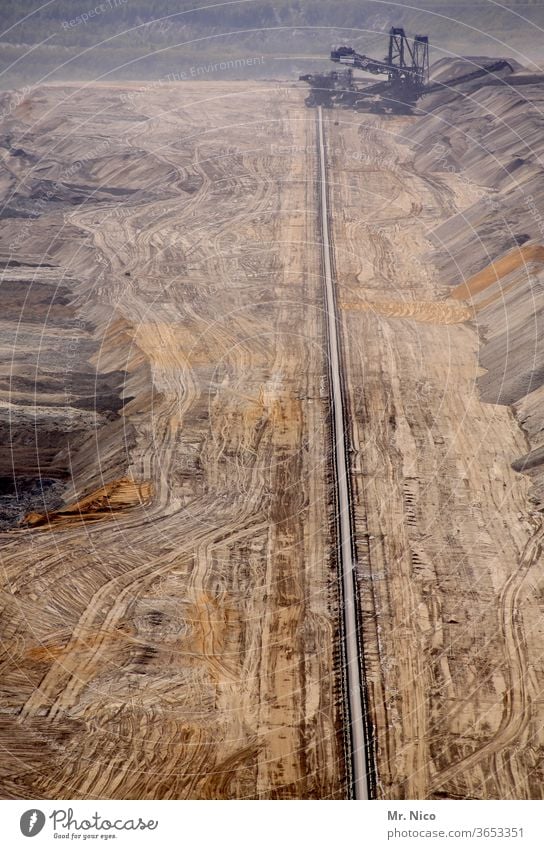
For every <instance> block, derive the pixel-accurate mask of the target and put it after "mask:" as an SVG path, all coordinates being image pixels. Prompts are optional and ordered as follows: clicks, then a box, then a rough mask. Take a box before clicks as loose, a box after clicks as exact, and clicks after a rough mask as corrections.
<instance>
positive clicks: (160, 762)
mask: <svg viewBox="0 0 544 849" xmlns="http://www.w3.org/2000/svg"><path fill="white" fill-rule="evenodd" d="M127 92H128V94H129V95H130V96H127ZM303 95H304V92H299V91H297V90H296V89H293V88H291V87H287V86H285V87H284V86H265V87H262V88H261V87H258V86H250V87H246V86H239V87H238V90H237V89H236V87H233V86H232V85H230V84H229V85H228V86H221V85H220V84H217V85H216V84H214V85H209V86H208V85H206V86H203V85H199V86H196V85H195V86H192V87H191V86H183V87H176V86H172V87H171V90H168V89H163V88H160V89H154V90H152V91H147V92H145V91H143V92H142V91H139V90H138V89H136V88H133V89H127V90H125V91H124V92H122V91H121V90H117V89H114V88H105V87H104V88H102V89H96V88H95V89H91V90H87V91H86V92H84V93H78V92H77V90H76V89H75V88H66V89H62V88H56V87H55V88H49V89H41V90H39V91H38V92H35V93H34V94H33V96H32V98H31V99H30V101H26V102H25V103H24V104H22V107H18V108H17V110H15V111H13V114H11V112H10V113H9V114H10V122H11V123H9V124H8V128H7V131H6V136H5V137H6V152H5V155H4V161H5V163H6V172H5V175H4V180H5V186H4V189H5V192H6V194H7V195H9V194H10V192H11V193H13V191H14V190H15V189H16V194H15V197H14V199H13V200H11V199H10V207H9V209H10V210H11V213H10V217H8V218H6V219H5V222H4V224H5V233H6V236H5V238H6V248H5V251H8V248H9V244H11V245H12V251H11V258H12V259H15V260H17V261H18V262H19V263H21V265H19V266H15V265H13V264H12V265H11V266H10V267H9V268H7V269H6V271H5V275H6V277H7V279H8V280H9V282H10V290H9V291H11V290H12V289H14V290H15V291H18V290H17V284H18V282H20V283H21V284H22V285H24V286H26V287H27V289H30V290H32V287H31V286H30V285H29V281H30V282H32V281H33V280H34V277H33V276H32V275H33V274H34V276H35V277H39V279H40V280H41V274H42V270H41V269H40V271H39V272H36V270H35V268H34V271H32V266H31V265H30V263H34V264H36V263H39V262H42V263H43V262H44V261H47V262H48V263H49V264H50V266H51V269H52V270H51V269H49V270H47V272H46V274H47V275H48V276H47V277H46V278H45V277H44V285H45V284H46V283H47V285H48V286H53V291H55V287H56V286H57V284H59V285H62V286H64V287H65V288H64V289H63V290H62V299H63V300H62V303H57V302H55V303H56V304H57V306H56V307H55V310H54V311H52V315H51V318H50V319H48V321H49V323H48V324H47V322H45V320H44V319H43V317H42V318H41V319H40V321H39V322H34V323H33V322H32V314H33V313H32V311H31V310H30V311H29V312H28V315H26V318H25V320H24V321H22V322H20V323H19V324H17V325H16V327H15V329H14V327H13V326H12V325H9V323H8V325H7V326H6V328H5V332H6V334H8V333H9V332H11V333H12V337H11V341H13V338H15V339H16V340H18V341H17V343H16V351H17V357H19V358H20V359H17V357H16V359H15V366H16V374H17V375H18V376H19V375H21V376H24V375H28V369H29V362H30V363H31V365H32V364H35V368H36V380H38V378H39V381H40V382H39V389H38V391H37V393H36V397H33V396H31V395H30V394H29V393H30V389H29V388H28V387H26V384H24V382H19V383H18V384H17V391H18V392H19V393H20V394H19V396H18V403H17V404H14V399H13V398H11V396H10V398H11V404H12V406H7V405H6V406H3V407H2V416H3V417H4V418H3V419H2V423H5V427H6V428H8V426H9V425H10V423H13V422H15V423H16V425H17V427H16V429H15V432H16V433H17V434H20V441H19V443H17V444H18V445H19V444H20V450H19V453H18V455H17V456H18V462H20V463H21V468H22V472H21V473H23V472H24V473H25V474H32V473H35V469H36V466H37V465H39V467H40V468H42V466H43V468H44V469H45V470H47V471H48V473H49V474H50V475H51V476H52V477H54V478H55V479H56V478H58V477H62V476H63V475H64V476H65V478H66V486H65V490H64V504H63V505H56V506H55V510H54V513H53V514H52V521H51V529H50V530H47V525H46V524H44V520H43V512H44V511H43V509H40V505H39V504H37V505H34V509H33V511H32V512H33V515H32V516H30V517H28V523H29V528H28V529H27V530H22V531H17V532H14V531H9V532H7V533H6V534H5V535H4V537H3V551H2V564H3V571H4V590H3V594H2V596H1V599H2V604H3V631H2V647H3V652H4V653H3V667H2V682H3V683H2V691H1V692H2V713H1V714H0V722H1V726H0V730H1V732H2V735H3V743H2V744H3V746H4V748H5V750H6V753H7V754H6V756H5V758H4V763H3V773H2V793H3V794H4V795H8V796H17V797H20V796H32V797H39V796H45V797H49V798H51V797H56V796H57V797H58V796H63V795H64V796H68V797H72V798H73V797H78V796H88V795H90V796H97V797H101V796H106V797H108V796H109V797H124V796H128V797H164V798H171V797H172V798H173V797H204V798H205V797H230V798H233V797H244V796H250V797H273V798H279V797H282V798H292V797H312V796H313V797H315V796H319V797H341V796H344V795H345V794H346V792H347V788H346V786H345V770H344V768H343V749H342V742H341V741H342V737H341V733H340V729H341V723H342V719H343V716H342V711H341V699H340V689H339V686H338V681H337V672H338V669H337V665H336V664H335V661H336V651H337V637H338V611H337V597H336V577H335V564H334V562H333V557H332V554H331V550H332V541H333V540H332V536H331V533H330V530H329V529H330V524H331V499H330V494H331V487H330V484H331V481H330V468H329V464H328V460H329V453H328V452H329V448H328V446H329V439H330V435H329V432H328V428H327V382H326V357H325V349H324V339H323V320H322V295H321V281H320V265H319V263H320V254H319V250H318V246H317V240H318V235H317V231H316V227H317V216H316V211H317V210H316V197H317V192H316V185H315V154H314V146H315V126H314V118H315V116H314V114H313V113H312V112H311V111H306V110H304V109H303V107H302V99H303ZM482 96H483V95H482ZM437 108H438V107H437ZM444 108H446V107H444ZM450 108H452V107H450V106H449V105H448V106H447V109H450ZM8 111H9V110H8ZM448 114H449V113H448ZM450 117H451V116H450ZM335 121H338V123H337V124H336V123H335ZM486 126H487V125H486ZM326 135H327V139H328V145H329V161H330V182H331V208H332V209H333V211H334V215H333V225H332V235H333V239H334V251H335V265H336V272H337V277H338V301H339V304H340V307H341V321H342V332H343V340H344V348H345V351H344V353H345V360H346V375H345V377H346V390H347V397H348V413H349V419H350V426H351V433H350V435H349V439H350V446H351V451H350V458H351V472H352V483H353V494H354V510H355V526H356V543H357V565H356V569H357V577H358V581H359V589H360V596H361V600H362V601H361V603H362V610H363V614H364V646H365V665H366V672H367V676H368V686H369V709H370V714H371V719H372V724H373V728H374V740H373V744H374V754H375V763H376V769H377V778H378V792H379V795H380V796H381V797H384V798H399V797H411V798H432V797H440V796H448V797H457V796H462V797H476V798H485V797H492V798H496V797H505V798H508V797H515V798H526V797H540V796H541V793H542V789H541V788H542V786H543V784H542V780H541V774H540V770H541V767H540V763H541V761H542V757H541V755H542V739H541V730H540V729H541V727H542V725H543V722H542V719H543V716H542V699H541V690H542V685H543V682H544V669H543V664H542V658H541V655H542V650H541V645H542V642H543V634H542V602H541V595H542V593H541V578H540V573H541V566H542V563H541V534H542V526H541V519H540V514H539V513H537V512H536V511H534V509H533V508H532V506H531V504H530V502H529V500H528V497H529V495H530V491H529V489H530V480H529V478H528V477H526V476H523V475H521V474H519V473H518V472H516V471H514V470H513V469H512V466H511V464H512V463H513V462H515V461H517V462H518V465H519V458H523V457H524V456H526V455H527V452H528V450H529V449H530V448H532V445H529V443H528V441H527V439H526V437H525V435H524V433H523V431H522V430H521V429H520V427H519V426H518V424H517V422H516V419H515V418H514V416H513V415H512V412H511V410H510V408H509V407H507V406H505V405H504V404H500V403H496V402H497V401H500V400H501V398H500V397H498V396H497V394H495V396H494V397H488V396H487V395H486V399H485V401H483V400H480V397H479V391H478V386H477V378H478V376H479V374H480V373H481V369H480V367H479V365H478V350H479V340H478V334H477V327H476V325H475V320H476V321H478V322H480V320H482V321H483V320H484V318H485V320H486V321H487V322H488V324H489V323H490V322H492V320H493V314H492V313H491V314H490V313H489V312H487V310H488V309H491V310H493V309H497V305H496V301H492V302H490V304H489V305H487V306H486V305H482V303H481V300H480V299H482V298H484V299H485V298H488V299H489V298H492V296H493V292H494V290H493V288H492V286H493V285H495V283H493V281H496V279H497V278H500V280H501V281H504V280H506V283H508V282H509V281H510V277H509V275H511V274H512V272H513V271H514V272H515V270H516V269H518V267H519V266H520V263H519V262H518V260H517V259H515V258H514V259H512V257H511V256H510V254H509V253H508V252H509V251H511V250H512V248H513V245H512V241H510V242H509V243H508V244H507V245H505V246H504V245H502V243H499V242H497V243H495V242H493V245H494V247H495V248H496V250H495V251H494V252H491V251H490V250H488V251H487V253H486V252H484V254H478V255H476V252H473V255H472V258H470V257H469V256H468V248H467V244H472V242H474V240H476V242H477V243H478V238H477V237H476V236H475V235H474V234H475V233H477V232H478V230H477V224H478V221H479V220H480V219H478V216H477V215H476V214H474V215H473V218H472V219H467V216H466V215H465V214H464V211H465V210H467V209H469V210H478V209H481V208H484V209H486V210H488V207H485V206H483V207H482V204H485V198H486V197H487V196H488V195H489V194H490V191H491V190H490V188H489V186H488V185H487V184H486V185H483V183H484V182H485V180H484V179H483V177H484V176H485V175H484V174H482V180H481V181H480V182H479V181H478V180H477V179H476V178H475V177H474V178H473V179H471V180H467V179H463V175H458V174H453V173H448V172H445V170H444V156H443V154H442V152H441V151H436V150H435V153H434V154H432V153H429V151H431V149H432V148H433V145H434V144H435V141H436V139H437V138H438V136H437V133H436V127H434V126H433V124H432V121H430V119H425V118H423V119H418V118H376V117H371V116H364V115H357V114H354V113H349V112H337V113H334V115H332V116H331V115H329V116H328V118H327V120H326ZM104 146H106V148H107V149H106V150H105V149H104ZM457 147H459V145H458V146H457ZM85 157H88V158H87V159H86V158H85ZM78 158H79V159H80V162H81V165H80V167H79V168H78V169H77V170H76V172H70V173H68V172H67V170H66V169H67V163H72V162H73V161H74V160H76V159H78ZM40 169H41V170H40ZM6 175H7V176H6ZM23 176H25V181H24V183H21V178H22V177H23ZM47 180H49V181H50V184H49V186H51V185H53V186H54V198H52V197H49V198H48V201H47V204H48V205H47V209H45V210H42V214H41V215H40V217H39V218H37V219H36V220H33V219H32V220H31V223H30V224H28V225H27V224H26V223H25V222H27V221H29V219H28V218H24V217H23V218H21V216H25V215H28V214H29V213H30V212H31V210H32V204H33V203H34V204H35V203H36V197H38V198H39V197H40V193H41V194H42V195H43V194H44V193H45V195H46V196H47V192H48V191H51V188H50V187H49V188H48V184H47V182H46V181H47ZM119 201H122V203H120V202H119ZM460 211H461V212H460ZM15 215H17V216H19V217H14V216H15ZM467 220H468V222H469V223H468V224H467ZM26 226H28V227H29V228H30V227H31V230H30V229H29V231H28V232H29V234H30V233H31V236H32V238H31V239H30V237H29V238H26V239H23V240H20V238H19V236H18V234H20V233H21V232H23V233H24V232H25V230H24V228H25V227H26ZM463 226H467V227H468V229H469V231H470V232H471V234H472V235H471V236H470V235H469V236H465V234H464V231H463ZM529 235H530V234H529ZM530 241H532V243H535V242H536V240H535V238H534V235H533V238H532V240H530ZM19 242H20V243H19ZM433 244H434V247H435V252H434V254H433V256H432V257H431V255H430V249H431V247H432V246H433ZM460 244H462V245H463V250H462V251H461V252H459V251H458V250H457V248H458V246H459V245H460ZM14 245H15V248H14ZM29 245H30V246H31V248H32V253H30V252H29ZM530 248H531V244H529V243H528V245H527V248H526V249H525V253H524V254H523V255H522V260H520V262H522V265H523V267H525V266H526V265H527V262H530V263H533V265H535V266H538V264H539V263H540V261H541V252H540V251H539V250H537V249H532V250H529V249H530ZM456 255H457V256H458V260H455V258H453V259H452V257H455V256H456ZM503 255H504V257H505V258H503V259H502V260H501V257H503ZM8 256H9V253H6V258H7V257H8ZM469 259H470V262H469ZM495 259H496V260H497V269H496V270H495V272H491V271H489V269H488V266H489V264H490V262H492V261H493V260H495ZM499 260H500V263H499ZM452 268H453V269H454V270H455V271H456V274H446V273H445V269H449V271H450V272H451V270H452ZM535 273H536V272H535ZM477 275H479V276H477ZM446 284H452V285H456V286H457V288H451V287H448V286H447V285H446ZM501 285H502V284H501ZM490 286H491V288H489V287H490ZM522 288H523V287H522ZM519 291H522V289H520V290H519ZM40 293H41V297H42V301H43V304H45V305H46V307H47V304H48V303H50V302H51V300H52V295H51V294H50V293H48V291H47V290H45V289H43V290H40ZM42 301H40V303H42ZM501 303H502V302H501ZM46 307H43V305H42V307H41V309H42V310H44V309H45V312H46V313H47V309H46ZM520 309H521V308H520ZM518 314H519V315H522V314H523V315H524V313H520V312H519V310H518ZM8 318H9V316H8ZM499 318H500V317H497V321H498V324H497V325H496V326H497V329H498V332H499V336H500V334H501V333H503V330H504V321H503V323H502V324H500V322H499ZM45 324H47V327H48V328H51V327H53V328H54V329H55V337H56V338H58V339H59V340H60V342H56V343H55V344H57V349H55V344H54V340H53V338H52V335H51V334H50V335H49V336H47V335H46V336H45V337H44V341H43V348H44V350H45V351H46V352H47V356H48V359H47V360H46V361H44V363H41V361H40V362H36V356H35V354H34V359H32V357H31V354H30V353H27V352H28V351H34V350H35V349H36V348H38V349H39V348H40V345H39V343H40V339H41V337H40V332H41V329H42V327H43V326H44V325H45ZM516 327H519V328H520V333H522V330H523V322H522V321H520V322H518V323H517V324H516ZM23 332H24V334H25V335H24V340H25V343H24V344H22V343H21V337H20V336H17V335H15V337H13V334H16V333H17V334H20V333H23ZM501 339H502V336H501ZM73 340H75V342H76V343H75V353H73V354H70V357H68V353H67V352H68V351H71V350H73V348H74V342H73ZM62 344H65V345H66V354H65V361H66V362H65V361H63V359H62V356H60V357H59V355H58V354H57V355H56V356H55V355H54V353H52V352H54V351H55V350H64V349H62ZM501 345H502V342H500V340H499V342H497V345H496V348H495V349H491V351H490V353H489V359H490V361H492V362H493V363H494V364H495V368H496V369H498V371H497V374H498V375H500V373H501V369H503V365H504V356H503V353H504V352H503V348H502V347H501ZM59 346H60V347H59ZM12 347H13V345H12ZM9 350H11V348H10V349H9ZM25 357H27V359H25ZM501 357H502V359H501ZM6 373H7V374H8V375H9V370H8V371H7V372H6ZM66 373H69V375H70V376H71V377H70V379H68V378H66ZM489 373H490V374H491V372H489ZM45 378H47V380H46V379H45ZM514 378H515V375H514ZM21 379H22V378H21ZM93 380H94V381H96V382H97V385H99V386H100V387H102V389H101V392H99V393H97V397H100V398H101V399H102V400H101V403H100V404H99V405H98V404H97V405H95V407H93V406H92V405H91V407H89V404H88V403H87V401H86V399H88V396H89V394H90V395H91V397H92V390H91V389H89V385H90V386H91V387H92V383H93ZM492 380H495V381H496V380H498V377H497V375H496V374H492ZM66 384H68V387H69V390H70V391H69V393H68V398H69V399H70V403H69V404H68V403H67V401H66V395H67V392H66ZM6 385H7V384H6ZM2 387H3V391H4V385H2ZM5 391H6V392H7V389H6V390H5ZM2 398H3V399H5V400H6V402H7V400H8V399H7V395H5V394H4V395H2ZM490 401H493V402H494V403H489V402H490ZM51 410H55V414H54V415H53V416H52V415H51V413H50V411H51ZM531 410H532V419H531V421H532V423H533V426H534V428H535V429H537V425H538V408H537V405H536V404H535V405H533V407H532V408H531ZM59 416H61V418H60V421H61V422H63V423H66V427H62V428H60V430H61V436H60V437H59V438H58V441H59V446H58V452H57V453H55V451H54V450H53V447H54V445H55V444H56V443H55V440H54V438H53V436H51V434H52V433H54V429H53V426H52V425H51V424H50V423H51V421H52V420H53V422H54V423H56V422H57V421H58V420H59V419H58V417H59ZM33 417H34V420H37V421H38V423H39V426H40V428H39V429H40V432H43V433H45V434H48V437H47V439H45V438H44V439H43V441H42V442H43V444H36V442H35V441H34V440H32V439H30V440H29V439H28V434H29V428H30V434H31V435H32V433H33V431H32V426H31V423H32V421H33ZM48 423H49V424H48ZM42 425H43V426H42ZM48 427H49V429H48ZM67 432H68V435H69V438H68V437H66V435H65V434H66V433H67ZM25 440H26V441H25ZM8 460H9V456H8V457H7V459H6V460H5V465H6V466H7V463H8ZM38 461H39V462H38ZM535 463H536V460H535ZM7 473H8V472H7V471H6V470H2V474H7ZM66 476H67V477H66ZM533 497H534V496H533ZM78 517H79V519H78Z"/></svg>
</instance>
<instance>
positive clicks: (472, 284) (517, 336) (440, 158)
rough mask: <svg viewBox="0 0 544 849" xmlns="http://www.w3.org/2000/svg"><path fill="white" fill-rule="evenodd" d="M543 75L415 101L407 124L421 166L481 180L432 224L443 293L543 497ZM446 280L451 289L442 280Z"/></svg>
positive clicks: (521, 464)
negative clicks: (472, 339) (511, 421)
mask: <svg viewBox="0 0 544 849" xmlns="http://www.w3.org/2000/svg"><path fill="white" fill-rule="evenodd" d="M543 107H544V78H543V77H542V76H537V75H529V74H525V73H516V74H514V75H512V76H510V77H508V78H506V79H503V80H494V79H493V78H490V79H489V80H487V81H486V84H485V85H484V86H480V87H478V88H473V89H471V87H470V86H468V87H465V89H464V91H462V92H454V91H445V92H444V93H441V94H438V95H432V96H430V97H428V98H426V99H424V101H423V109H424V110H425V111H426V112H427V114H426V115H425V116H424V117H422V118H421V119H420V120H419V121H418V122H417V123H416V124H415V125H414V126H413V127H412V128H411V129H410V130H409V131H408V132H407V141H408V143H409V144H410V145H411V146H413V148H414V149H415V151H416V156H415V163H416V167H418V168H419V169H427V170H430V171H433V172H437V173H438V174H440V173H441V172H442V173H448V172H449V173H455V174H458V175H459V176H460V177H461V179H462V180H463V182H465V183H467V184H470V186H471V187H473V188H476V187H478V188H479V189H481V191H480V197H479V198H478V199H477V200H476V201H475V202H474V203H472V204H471V205H470V206H468V207H466V208H463V209H462V210H461V211H460V212H457V213H456V214H454V215H453V216H452V217H450V218H448V219H447V220H446V221H445V222H443V223H442V224H441V225H440V226H439V227H438V228H436V229H435V230H434V231H433V232H432V233H431V239H432V241H433V243H434V244H435V245H436V251H435V253H434V254H433V255H432V257H431V259H432V260H433V262H434V263H435V264H436V265H437V266H438V268H439V270H440V273H441V275H442V279H443V281H444V284H445V285H446V286H447V287H448V289H447V292H448V294H452V295H453V297H454V298H456V299H458V300H460V301H461V302H464V303H465V304H467V305H469V306H470V308H471V310H472V321H473V322H474V323H475V325H476V326H477V329H478V333H479V337H480V342H481V345H480V355H479V361H480V365H481V366H482V369H484V370H485V372H483V373H482V374H481V376H480V377H479V379H478V388H479V391H480V393H481V397H482V400H484V401H486V402H489V403H493V404H504V405H509V406H511V407H512V409H513V411H514V413H515V415H516V417H517V419H518V421H519V422H520V424H521V425H522V426H523V428H524V430H525V432H526V435H527V439H528V442H529V446H530V448H529V450H528V452H527V454H525V455H524V456H521V457H517V458H512V462H513V467H514V469H515V470H516V471H520V472H524V473H525V474H528V475H529V476H530V478H531V480H532V482H533V489H532V494H531V499H532V501H533V502H534V503H535V505H536V506H537V507H538V508H542V507H543V506H544V407H543V401H544V394H543V393H544V388H543V387H544V365H543V363H544V333H543V329H544V316H543V310H544V179H543V177H544V163H543V159H542V156H543V153H544V111H543ZM449 287H453V291H452V290H451V289H450V288H449Z"/></svg>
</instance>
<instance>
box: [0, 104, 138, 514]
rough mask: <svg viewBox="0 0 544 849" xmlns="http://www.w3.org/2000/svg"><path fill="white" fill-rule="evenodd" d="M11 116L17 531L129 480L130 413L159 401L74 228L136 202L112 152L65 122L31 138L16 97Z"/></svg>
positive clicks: (10, 329) (8, 208)
mask: <svg viewBox="0 0 544 849" xmlns="http://www.w3.org/2000/svg"><path fill="white" fill-rule="evenodd" d="M38 100H39V98H38ZM1 108H2V110H3V114H4V115H5V116H7V118H6V120H5V121H4V127H5V128H6V131H5V132H4V134H3V136H2V138H1V139H0V152H1V156H2V162H3V169H2V192H3V203H2V208H1V212H0V218H1V223H2V227H1V236H0V280H1V292H2V316H1V318H0V333H1V336H2V354H3V356H2V363H3V365H2V372H1V374H0V401H1V404H0V446H1V447H0V528H7V527H11V526H16V525H18V524H19V523H20V522H21V520H22V519H23V518H24V516H25V515H26V513H27V512H29V511H33V512H36V511H37V510H38V511H40V510H41V511H44V512H47V511H49V510H55V509H57V508H59V507H61V506H62V504H63V503H65V502H66V501H67V500H68V501H70V500H77V499H79V498H81V497H82V496H84V495H85V494H87V493H88V492H91V491H92V490H93V489H99V488H100V487H101V486H102V484H103V483H104V481H110V480H112V479H115V478H121V477H122V476H123V474H124V473H125V472H126V469H127V466H128V463H129V452H130V448H131V447H132V446H133V444H134V427H133V425H132V424H130V423H129V421H128V418H124V417H122V415H121V410H122V408H123V407H125V406H126V405H127V404H129V403H130V402H131V400H133V399H134V398H135V397H136V396H138V402H137V403H138V404H139V405H140V406H143V407H146V405H147V408H149V405H150V404H151V401H152V397H151V393H150V391H149V386H150V385H151V379H150V369H149V365H148V364H147V363H146V362H145V360H144V358H143V357H142V356H141V352H139V349H138V348H137V346H135V345H134V342H133V338H132V330H131V327H130V326H129V325H128V323H127V322H126V321H124V320H123V319H122V318H121V315H120V314H119V313H118V312H117V311H116V310H115V308H114V309H113V310H112V309H111V308H110V307H109V306H108V307H106V306H105V305H100V303H99V301H97V299H96V297H94V296H93V297H92V298H91V297H89V293H90V291H91V289H93V290H94V287H95V286H97V285H100V279H99V278H100V276H102V279H103V281H104V280H105V279H106V277H107V269H106V268H104V267H103V268H102V269H99V270H98V272H97V271H96V268H95V267H93V265H94V258H93V257H91V256H90V253H89V251H90V248H89V244H88V241H87V240H86V234H85V232H84V231H82V230H81V228H76V227H75V226H72V225H71V224H70V220H69V219H70V214H71V213H72V212H74V211H75V210H77V209H78V208H80V207H81V206H82V205H83V204H87V205H93V204H99V203H104V201H105V200H109V201H110V202H111V201H112V200H114V199H115V200H123V199H126V197H127V196H129V195H131V194H132V189H128V188H126V190H125V189H124V188H123V186H122V184H121V185H117V183H115V180H108V178H107V174H106V175H104V173H102V171H101V169H100V166H107V154H108V150H109V149H110V148H111V147H112V143H111V142H110V141H109V140H107V139H106V140H104V139H102V140H100V141H97V142H96V146H95V147H96V149H95V148H93V147H92V146H91V147H89V146H88V145H87V146H86V147H85V149H82V150H81V151H78V150H75V151H72V150H70V151H68V150H67V143H66V140H63V139H62V132H61V128H60V126H57V127H55V126H54V124H55V123H56V121H55V119H52V118H51V117H49V121H48V127H47V128H46V127H44V125H43V122H42V123H39V125H38V126H32V122H30V124H31V126H30V129H29V127H28V126H27V125H26V124H25V123H24V120H25V116H26V106H25V104H22V103H21V101H20V97H19V96H18V95H17V94H14V93H11V94H8V95H4V96H3V97H2V103H1ZM26 117H28V116H26ZM47 131H51V132H52V133H53V139H54V141H53V142H52V144H53V149H52V150H51V151H50V153H48V154H46V155H45V157H44V152H43V150H41V151H40V150H38V143H39V141H38V140H39V136H40V134H41V133H42V132H47ZM15 136H24V142H23V145H20V144H18V143H17V142H14V141H13V139H14V137H15ZM78 155H79V156H80V158H79V159H78V158H77V157H78ZM133 166H134V164H133V163H131V161H130V154H127V162H126V167H127V168H130V167H132V168H133ZM110 171H111V165H110ZM116 179H117V177H116ZM110 183H115V185H110ZM104 285H105V284H104Z"/></svg>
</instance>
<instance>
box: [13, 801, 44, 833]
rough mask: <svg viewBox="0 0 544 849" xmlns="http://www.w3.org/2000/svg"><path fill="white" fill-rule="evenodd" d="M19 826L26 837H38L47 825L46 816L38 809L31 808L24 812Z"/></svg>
mask: <svg viewBox="0 0 544 849" xmlns="http://www.w3.org/2000/svg"><path fill="white" fill-rule="evenodd" d="M19 824H20V826H21V831H22V833H23V834H24V836H25V837H36V835H37V834H39V833H40V831H41V830H42V828H43V827H44V825H45V814H44V813H43V811H39V810H38V809H37V808H31V809H30V810H29V811H25V812H24V814H23V815H22V817H21V819H20V823H19Z"/></svg>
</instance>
